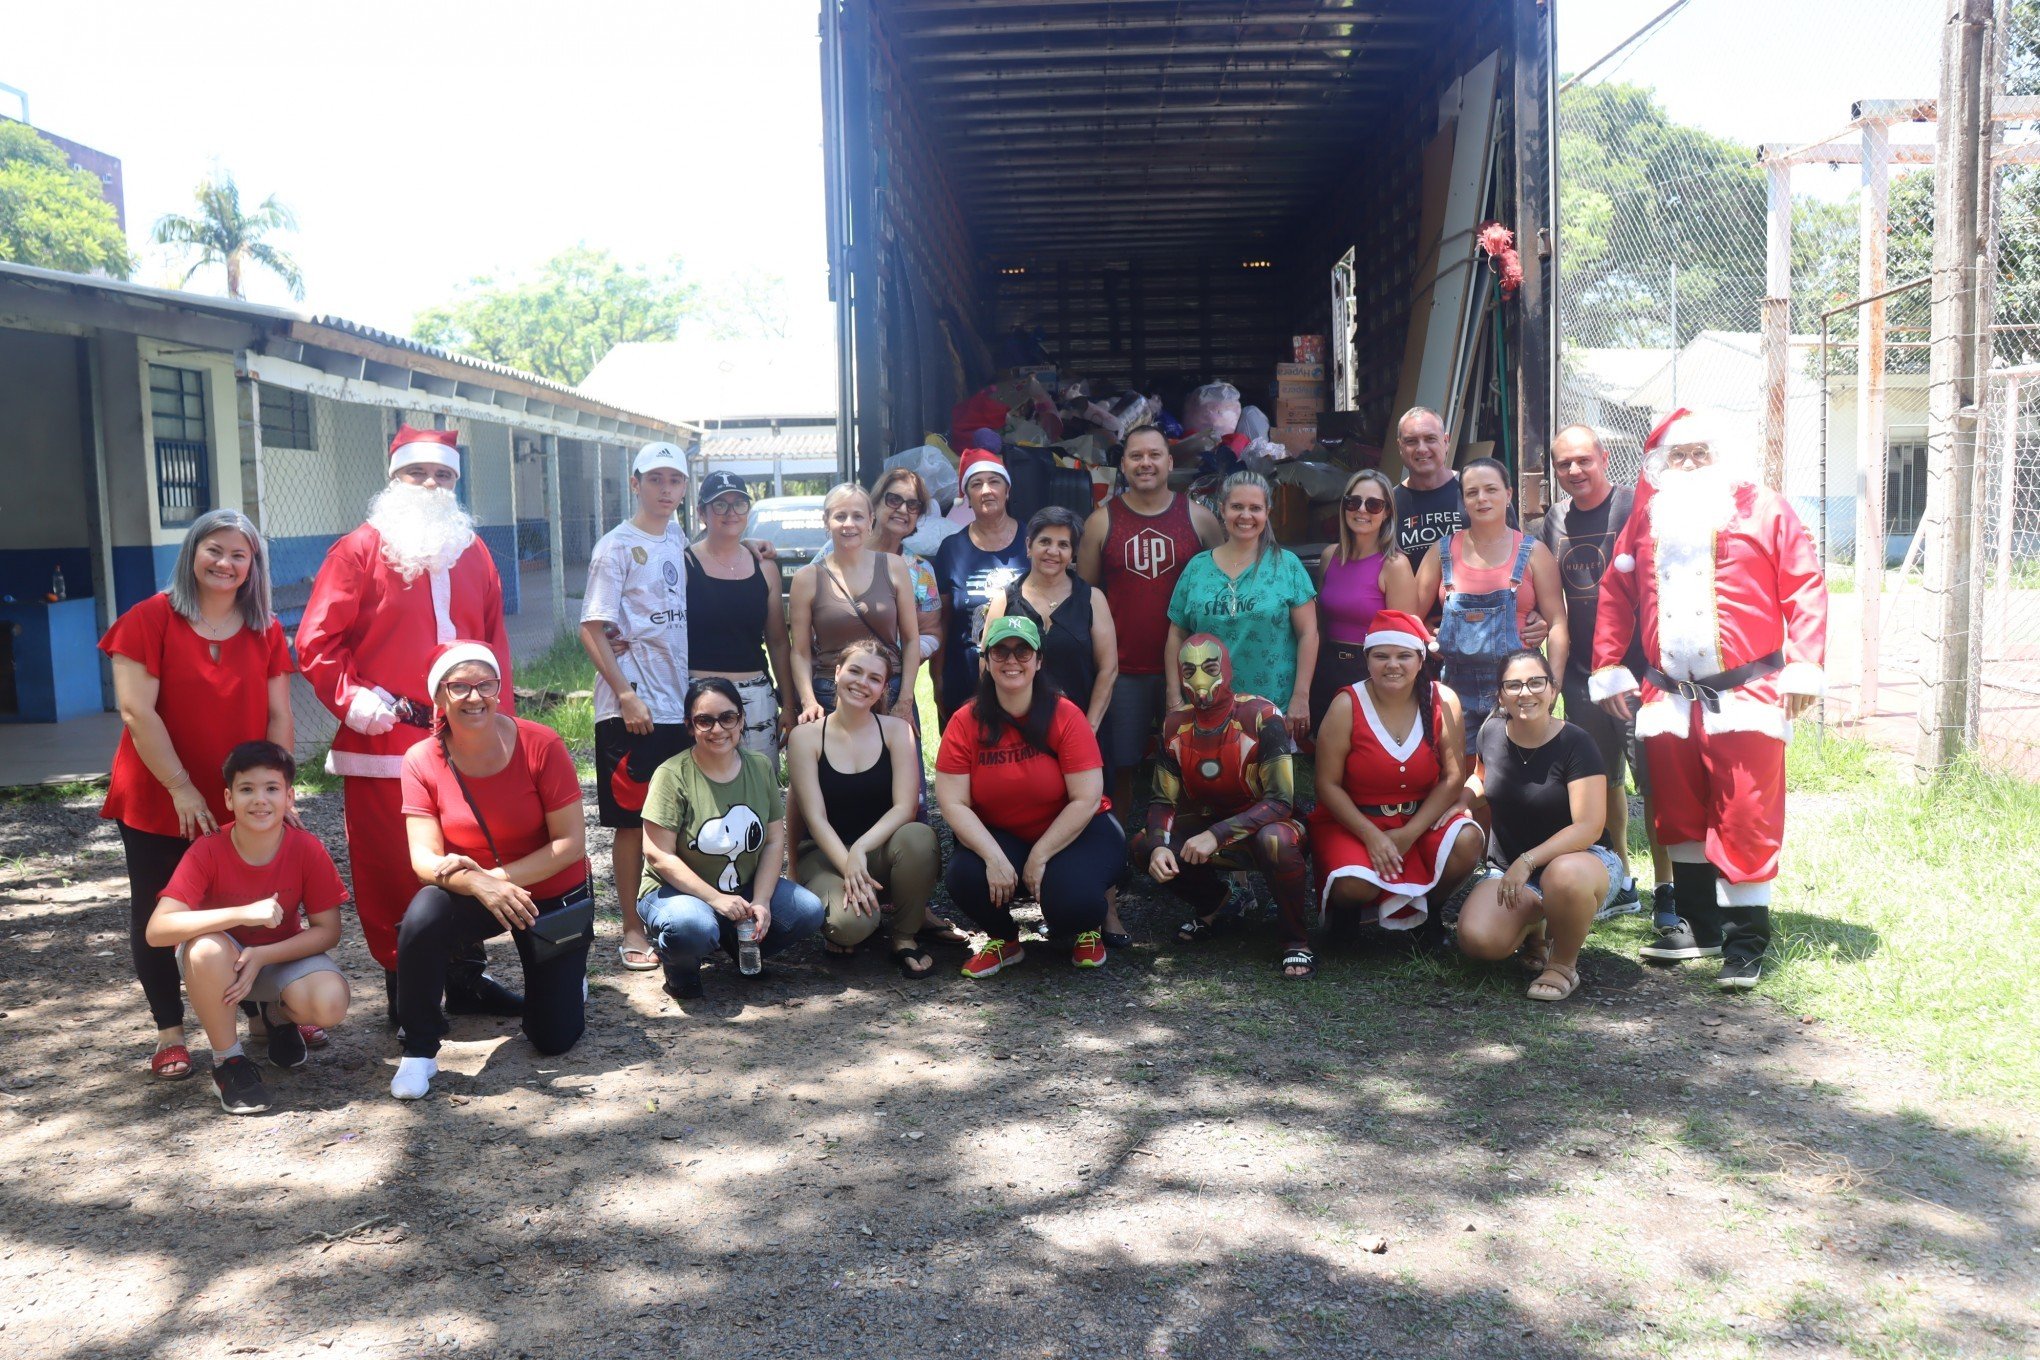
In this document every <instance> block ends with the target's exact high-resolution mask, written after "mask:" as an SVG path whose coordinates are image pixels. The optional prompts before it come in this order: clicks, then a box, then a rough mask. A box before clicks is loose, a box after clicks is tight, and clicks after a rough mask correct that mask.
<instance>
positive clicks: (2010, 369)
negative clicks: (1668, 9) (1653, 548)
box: [1558, 0, 2040, 775]
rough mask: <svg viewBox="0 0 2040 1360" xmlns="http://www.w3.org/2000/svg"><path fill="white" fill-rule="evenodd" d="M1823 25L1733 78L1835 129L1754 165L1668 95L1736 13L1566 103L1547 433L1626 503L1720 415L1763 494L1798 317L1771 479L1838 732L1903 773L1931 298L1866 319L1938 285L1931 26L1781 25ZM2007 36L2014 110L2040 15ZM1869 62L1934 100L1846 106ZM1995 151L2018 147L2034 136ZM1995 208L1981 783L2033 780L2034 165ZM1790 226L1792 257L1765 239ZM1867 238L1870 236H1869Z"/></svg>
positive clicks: (1986, 419)
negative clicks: (1811, 597)
mask: <svg viewBox="0 0 2040 1360" xmlns="http://www.w3.org/2000/svg"><path fill="white" fill-rule="evenodd" d="M1822 10H1826V11H1831V15H1830V17H1831V19H1832V22H1831V23H1829V24H1826V25H1825V27H1824V28H1823V30H1822V31H1823V32H1824V33H1825V35H1826V37H1825V38H1824V39H1823V41H1822V43H1821V50H1820V52H1819V53H1818V60H1814V59H1813V58H1814V56H1815V54H1813V53H1811V52H1808V51H1805V50H1801V49H1800V48H1799V47H1798V46H1797V45H1795V44H1793V43H1788V42H1782V41H1780V42H1753V43H1750V44H1748V45H1747V48H1746V62H1745V64H1744V65H1743V66H1742V68H1741V69H1740V70H1739V71H1738V77H1737V78H1738V81H1739V82H1741V83H1743V84H1745V85H1747V86H1748V87H1749V88H1753V89H1754V88H1770V89H1790V90H1791V91H1792V92H1793V94H1794V96H1795V98H1794V101H1792V105H1791V107H1802V108H1803V107H1816V108H1824V109H1831V110H1832V121H1831V124H1830V125H1827V126H1822V127H1817V128H1815V129H1813V135H1811V136H1809V135H1808V129H1807V128H1805V127H1803V126H1794V127H1790V128H1785V127H1781V128H1780V129H1779V130H1778V133H1777V134H1776V135H1777V138H1778V140H1777V141H1776V142H1768V141H1767V142H1765V143H1763V144H1762V145H1759V144H1757V143H1756V142H1751V141H1742V140H1738V139H1736V138H1734V137H1730V136H1725V135H1722V134H1721V133H1720V132H1718V131H1717V130H1715V127H1716V125H1717V124H1719V125H1737V126H1740V127H1743V128H1745V129H1746V128H1748V127H1749V126H1751V120H1749V119H1748V118H1747V117H1721V116H1717V115H1719V114H1720V112H1721V110H1720V109H1719V108H1718V107H1717V108H1716V109H1715V110H1712V111H1710V112H1709V113H1707V114H1703V115H1701V116H1700V117H1699V118H1698V119H1697V120H1684V121H1682V120H1681V119H1680V118H1678V117H1675V116H1673V114H1672V113H1671V112H1669V111H1668V110H1667V108H1666V104H1665V102H1664V100H1663V99H1662V98H1660V96H1659V94H1658V88H1659V86H1660V85H1663V86H1665V87H1667V88H1676V87H1677V86H1678V85H1679V83H1680V77H1681V75H1682V74H1684V73H1685V72H1686V71H1687V70H1688V69H1690V66H1691V63H1692V61H1693V52H1694V50H1695V49H1696V47H1700V46H1705V45H1706V44H1707V42H1708V41H1710V40H1713V39H1718V38H1719V37H1720V36H1721V34H1722V33H1723V32H1724V29H1723V26H1724V25H1729V24H1734V23H1738V22H1741V21H1742V18H1744V17H1747V16H1738V14H1737V13H1735V12H1734V7H1732V6H1729V5H1724V4H1710V3H1695V4H1692V5H1689V6H1687V7H1686V8H1685V9H1683V10H1681V11H1679V12H1677V13H1675V14H1673V15H1671V16H1670V17H1669V18H1667V19H1665V20H1664V21H1663V22H1662V23H1660V24H1658V25H1657V26H1655V27H1654V28H1653V29H1651V30H1649V31H1646V32H1645V33H1643V34H1641V35H1639V36H1638V37H1637V38H1636V39H1635V40H1633V41H1631V42H1629V43H1628V44H1626V45H1625V46H1624V47H1622V48H1621V49H1619V50H1617V51H1615V52H1612V53H1608V54H1607V55H1606V58H1605V59H1604V60H1602V61H1601V62H1600V63H1599V64H1597V65H1596V66H1595V67H1594V68H1593V69H1592V70H1591V71H1589V72H1588V73H1587V75H1586V76H1585V78H1583V79H1578V80H1575V81H1573V82H1572V83H1570V84H1569V85H1567V86H1565V87H1564V88H1563V90H1562V92H1561V94H1560V97H1559V113H1558V129H1559V140H1560V157H1559V210H1560V214H1561V231H1560V241H1561V245H1562V253H1561V257H1560V264H1561V270H1560V280H1561V283H1560V293H1559V309H1560V326H1561V332H1562V347H1561V359H1560V371H1561V376H1560V397H1559V416H1560V419H1561V421H1562V422H1571V421H1581V422H1585V423H1587V424H1590V425H1594V426H1596V427H1597V428H1599V429H1600V430H1602V431H1603V438H1604V442H1605V443H1606V444H1607V445H1608V448H1609V451H1610V454H1611V459H1610V462H1611V468H1612V470H1613V473H1614V475H1615V477H1616V479H1617V480H1618V481H1625V482H1626V481H1630V480H1633V479H1634V477H1635V476H1636V473H1637V470H1638V467H1639V463H1640V454H1641V444H1642V440H1643V437H1644V436H1645V435H1646V434H1647V432H1648V431H1649V429H1650V427H1651V425H1652V424H1653V423H1654V422H1655V421H1656V420H1657V419H1658V418H1659V417H1661V416H1662V415H1663V414H1664V413H1666V412H1667V411H1670V410H1672V409H1674V408H1676V407H1679V406H1687V407H1691V408H1694V409H1696V410H1704V411H1706V412H1708V413H1709V414H1710V415H1711V416H1713V417H1714V418H1715V421H1716V423H1717V424H1718V425H1720V426H1723V427H1725V428H1726V430H1727V431H1728V433H1729V438H1730V442H1731V444H1732V446H1733V447H1732V449H1731V451H1730V453H1731V457H1732V458H1733V459H1734V460H1735V461H1737V462H1739V463H1740V464H1741V465H1742V470H1743V471H1745V472H1747V473H1749V474H1751V475H1753V476H1754V475H1763V474H1764V473H1765V471H1766V454H1767V452H1771V451H1772V450H1774V449H1775V445H1774V444H1773V443H1772V441H1771V438H1770V437H1769V436H1770V432H1771V428H1772V427H1771V425H1770V423H1769V421H1768V419H1767V415H1768V412H1767V403H1768V402H1769V401H1770V400H1771V399H1772V397H1773V394H1774V392H1775V391H1776V384H1775V380H1774V373H1775V370H1774V369H1772V368H1771V367H1770V365H1769V364H1768V363H1767V360H1768V359H1769V358H1770V354H1771V350H1770V349H1769V348H1767V343H1766V333H1765V306H1764V303H1765V299H1766V297H1767V296H1777V297H1784V298H1786V299H1787V302H1786V304H1785V310H1784V314H1783V315H1782V316H1779V315H1778V314H1777V313H1773V317H1774V321H1773V329H1772V331H1771V334H1770V341H1771V343H1772V344H1774V345H1775V344H1779V343H1780V342H1781V341H1782V346H1783V348H1784V350H1785V355H1786V362H1785V364H1784V383H1783V403H1782V411H1781V412H1780V413H1779V421H1778V423H1779V426H1781V427H1782V444H1783V450H1782V453H1783V457H1782V466H1781V467H1779V468H1777V469H1776V470H1775V471H1774V472H1773V473H1772V475H1774V476H1777V477H1778V478H1779V480H1780V482H1781V484H1782V489H1783V490H1784V492H1785V493H1786V495H1787V496H1788V497H1789V498H1790V499H1791V500H1792V501H1793V503H1794V505H1795V507H1796V508H1797V509H1798V510H1799V512H1800V514H1801V515H1802V517H1803V518H1804V519H1805V520H1806V522H1807V525H1808V528H1809V529H1811V530H1812V531H1813V532H1814V533H1815V535H1816V539H1817V542H1818V543H1819V545H1820V547H1821V549H1822V552H1823V557H1824V560H1825V562H1826V564H1827V566H1828V569H1829V580H1830V585H1831V589H1832V592H1833V593H1832V597H1831V620H1830V629H1829V661H1828V676H1829V700H1828V702H1827V704H1826V705H1825V706H1824V709H1823V713H1824V716H1825V720H1827V721H1830V722H1853V723H1856V724H1859V725H1860V726H1861V728H1862V730H1863V731H1864V732H1865V734H1866V735H1868V736H1870V737H1871V738H1872V739H1873V740H1876V741H1879V742H1880V743H1882V744H1886V745H1890V746H1892V747H1894V748H1898V749H1903V750H1905V751H1907V752H1911V751H1912V749H1913V747H1914V744H1915V741H1916V738H1917V735H1918V731H1919V727H1918V722H1919V718H1918V714H1919V711H1920V703H1921V684H1922V681H1921V675H1922V673H1923V671H1924V670H1925V669H1927V666H1928V662H1929V661H1930V659H1931V658H1930V655H1929V648H1928V643H1927V640H1926V639H1927V638H1928V636H1929V635H1930V632H1931V629H1930V622H1931V617H1932V616H1933V614H1934V612H1935V605H1936V601H1935V600H1934V598H1933V597H1932V596H1930V595H1929V594H1928V592H1927V589H1926V586H1925V581H1924V572H1923V570H1922V566H1923V562H1924V561H1925V559H1926V556H1927V553H1928V550H1929V547H1930V544H1929V542H1928V538H1927V535H1926V534H1925V533H1924V532H1923V530H1924V529H1925V527H1926V526H1927V524H1928V512H1929V503H1928V497H1929V486H1930V480H1931V479H1930V476H1929V473H1930V469H1931V467H1932V466H1933V462H1932V457H1933V455H1932V454H1931V453H1930V448H1929V437H1928V436H1929V420H1928V406H1929V395H1930V394H1929V376H1930V375H1929V371H1928V370H1929V321H1930V306H1929V293H1930V289H1929V287H1928V286H1924V285H1923V286H1921V287H1918V288H1914V289H1907V290H1905V291H1903V292H1898V293H1895V294H1894V295H1892V296H1890V297H1888V298H1886V299H1885V300H1884V301H1883V302H1882V303H1881V304H1867V305H1865V304H1863V303H1862V301H1861V300H1862V299H1863V298H1864V297H1865V295H1867V294H1871V293H1878V292H1882V291H1884V290H1890V289H1899V288H1901V287H1902V286H1903V285H1905V284H1908V283H1911V282H1913V281H1915V280H1919V279H1925V278H1927V277H1929V276H1930V274H1931V271H1932V264H1933V245H1934V221H1933V210H1934V193H1933V164H1932V161H1933V157H1934V134H1935V129H1934V125H1933V123H1932V122H1931V116H1932V114H1933V111H1934V110H1933V108H1932V103H1931V101H1932V100H1933V99H1934V97H1935V96H1936V95H1937V93H1938V90H1939V78H1940V76H1939V70H1938V66H1937V63H1936V62H1935V61H1934V60H1933V54H1935V53H1937V52H1938V51H1939V43H1940V28H1941V21H1942V19H1943V12H1944V6H1943V5H1942V4H1941V3H1939V0H1861V2H1860V3H1848V2H1846V0H1808V3H1807V4H1806V5H1804V6H1801V7H1795V8H1794V10H1793V14H1792V17H1793V18H1794V19H1801V20H1811V19H1814V18H1817V17H1818V16H1817V14H1811V13H1803V12H1802V11H1822ZM2001 13H2003V14H2006V15H2008V16H2009V20H2010V22H2009V23H2008V24H2007V25H2006V27H2005V30H2004V31H2003V32H2002V33H2001V35H2000V39H2001V48H2002V50H2003V52H2004V53H2005V69H2006V72H2007V77H2006V81H2005V88H2006V90H2007V91H2008V92H2009V93H2011V94H2021V95H2023V94H2036V93H2040V81H2036V80H2035V78H2034V74H2033V73H2034V72H2035V71H2036V70H2040V58H2036V54H2040V0H2011V3H2009V4H2007V5H2005V6H2003V7H2002V9H2001ZM1563 37H1564V35H1563V34H1561V40H1562V41H1563ZM1873 44H1875V45H1879V46H1892V47H1895V49H1896V50H1910V51H1915V52H1919V53H1922V54H1923V56H1922V59H1921V61H1920V63H1919V72H1918V80H1919V87H1918V88H1906V89H1903V90H1890V89H1875V90H1866V89H1861V88H1858V82H1859V81H1860V79H1861V77H1860V75H1859V74H1858V72H1859V71H1860V70H1862V69H1863V68H1864V65H1865V63H1864V61H1863V60H1862V58H1863V57H1865V56H1867V55H1868V54H1869V52H1870V50H1871V46H1872V45H1873ZM1594 55H1595V56H1600V55H1601V54H1600V53H1595V54H1594ZM1580 64H1581V65H1584V63H1580ZM2028 85H2030V86H2032V87H2033V88H2031V89H2028V88H2026V86H2028ZM1872 96H1876V98H1872ZM1893 97H1896V98H1893ZM1919 101H1927V106H1926V107H1925V108H1924V109H1923V108H1921V107H1920V104H1919ZM2000 126H2001V127H2003V128H2004V129H2005V131H2004V134H2003V137H2004V140H2005V141H2006V142H2007V143H2017V142H2018V141H2020V140H2021V139H2022V138H2023V137H2024V136H2025V135H2026V128H2027V126H2028V125H2025V124H2021V123H2018V122H2016V121H2010V120H2004V121H2001V123H2000ZM1998 186H1999V196H1998V202H1999V207H1998V214H1997V222H1996V232H1995V237H1994V239H1995V243H1996V251H1997V260H1996V270H1995V278H1996V280H1997V290H1996V299H1995V312H1994V316H1993V322H1994V324H1993V326H1992V328H1991V337H1990V338H1991V341H1992V352H1993V362H1994V364H1995V371H1994V376H1993V379H1992V381H1991V383H1990V384H1989V386H1988V392H1987V400H1986V401H1985V402H1984V406H1985V407H1986V409H1985V410H1984V411H1983V412H1982V425H1983V434H1982V435H1981V438H1982V441H1983V442H1982V445H1981V447H1980V449H1979V454H1980V462H1981V464H1982V468H1983V473H1982V476H1981V477H1980V479H1979V480H1980V482H1981V483H1982V485H1981V486H1980V488H1979V491H1980V494H1979V496H1978V498H1977V501H1976V503H1975V506H1974V507H1973V510H1972V512H1971V518H1972V523H1971V527H1972V528H1973V529H1974V531H1975V533H1976V535H1977V536H1978V537H1979V539H1980V543H1979V548H1978V551H1977V554H1976V561H1977V562H1978V563H1979V564H1980V567H1981V571H1980V577H1979V579H1980V580H1981V581H1982V582H1983V583H1984V586H1985V589H1984V590H1983V591H1982V592H1981V593H1980V595H1979V601H1978V603H1979V611H1980V612H1979V618H1980V621H1981V624H1982V628H1981V630H1980V633H1979V634H1978V636H1977V637H1976V638H1975V639H1973V642H1977V643H1980V646H1974V647H1973V648H1972V653H1971V656H1972V663H1973V665H1974V667H1975V670H1974V672H1973V673H1974V674H1976V675H1977V676H1978V677H1979V678H1980V682H1981V683H1980V684H1978V685H1976V686H1975V687H1974V696H1975V697H1974V701H1973V703H1972V721H1971V731H1972V732H1973V733H1975V734H1976V735H1977V738H1978V745H1979V747H1980V749H1981V750H1982V752H1983V754H1984V756H1985V758H1986V759H1987V760H1989V761H1991V762H1992V763H1995V764H2000V765H2006V766H2011V767H2015V768H2021V769H2024V770H2027V771H2029V772H2031V773H2034V774H2035V775H2040V165H2031V164H2011V165H2005V166H2003V168H2001V169H2000V170H1999V171H1998ZM1880 204H1881V205H1882V206H1881V210H1880V208H1879V206H1878V205H1880ZM1774 205H1775V206H1774ZM1781 217H1782V218H1787V219H1789V233H1785V234H1779V233H1778V231H1777V229H1778V228H1779V227H1782V226H1783V225H1784V222H1783V221H1781V220H1780V218H1781ZM1866 222H1870V223H1877V224H1881V229H1875V230H1872V231H1871V232H1870V233H1869V234H1868V235H1867V236H1866V233H1865V230H1864V224H1865V223H1866ZM1781 243H1789V249H1788V252H1787V256H1786V258H1787V259H1789V269H1788V270H1786V271H1783V272H1785V273H1786V274H1787V277H1786V278H1784V279H1781V278H1780V277H1779V273H1780V272H1781V271H1780V270H1779V269H1778V268H1777V267H1776V266H1777V265H1778V263H1779V262H1780V261H1779V257H1778V256H1777V255H1776V254H1775V253H1774V252H1775V251H1776V250H1777V246H1778V244H1781ZM2029 243H2030V244H2029ZM1879 312H1881V318H1880V317H1879V316H1878V313H1879ZM1780 322H1782V325H1781V324H1779V323H1780ZM1824 337H1825V340H1826V344H1825V345H1823V343H1822V342H1823V338H1824Z"/></svg>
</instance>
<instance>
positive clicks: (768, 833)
mask: <svg viewBox="0 0 2040 1360" xmlns="http://www.w3.org/2000/svg"><path fill="white" fill-rule="evenodd" d="M687 725H688V730H689V731H690V732H692V733H693V736H694V745H693V747H691V748H690V749H688V750H685V751H682V752H681V753H680V754H679V755H677V756H674V757H673V758H672V759H671V760H669V761H667V762H666V763H665V764H663V765H661V766H659V768H658V771H657V773H655V774H653V775H652V784H651V788H650V789H649V790H648V791H647V792H646V794H645V809H644V819H645V878H644V882H643V884H642V885H640V886H641V889H642V890H641V892H640V894H639V897H638V908H637V909H638V916H639V918H640V919H642V920H643V921H644V923H645V934H646V935H647V936H649V937H650V938H651V941H652V947H653V948H654V949H656V950H658V953H659V961H660V963H661V964H663V965H664V966H665V969H666V993H667V995H669V996H671V997H673V998H674V999H675V1000H689V999H691V998H694V997H698V996H700V995H701V960H702V959H703V958H705V957H707V956H708V955H710V954H712V953H714V952H715V951H716V950H717V949H721V950H722V951H723V952H724V953H725V954H728V955H729V956H730V957H731V958H733V959H734V958H737V957H738V945H739V937H738V931H739V929H742V930H743V931H744V932H745V937H746V938H747V939H748V940H751V941H755V942H756V944H757V945H758V952H759V954H760V955H761V956H770V955H773V954H777V953H778V952H779V951H781V950H782V949H785V948H786V947H787V946H788V945H791V944H793V943H794V942H796V941H798V940H801V939H804V938H805V937H807V936H809V935H812V934H814V933H815V932H816V931H818V930H820V929H821V928H822V920H823V917H824V915H825V912H824V910H823V907H822V900H821V899H820V898H819V897H816V896H815V895H814V894H813V893H811V892H809V891H808V890H807V889H806V888H803V887H800V886H799V885H797V884H795V883H794V882H792V881H791V880H790V879H786V878H783V877H781V876H780V870H781V869H782V868H783V867H784V865H785V858H786V855H785V851H786V817H785V812H786V807H785V801H784V799H783V797H782V795H781V794H780V791H779V777H778V775H777V774H776V773H775V772H774V770H773V762H771V761H769V760H767V759H766V758H765V757H764V756H762V755H759V754H758V753H757V752H756V751H751V750H747V749H745V747H744V746H743V744H742V742H741V740H740V739H739V737H740V734H741V732H742V731H743V727H744V707H743V703H742V701H741V700H740V699H739V698H738V697H737V687H736V686H735V685H733V684H731V683H730V682H729V681H728V680H726V679H724V678H722V677H721V676H710V677H708V678H707V679H701V680H696V681H694V682H693V683H692V684H690V685H689V686H688V687H687Z"/></svg>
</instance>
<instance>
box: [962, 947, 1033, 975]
mask: <svg viewBox="0 0 2040 1360" xmlns="http://www.w3.org/2000/svg"><path fill="white" fill-rule="evenodd" d="M1026 957H1027V951H1026V950H1024V949H1022V948H1021V947H1020V946H1019V945H1017V944H1007V943H1006V942H1005V941H1004V940H987V941H985V947H984V948H983V949H980V950H978V952H977V953H975V954H973V955H971V956H970V957H969V958H968V959H966V960H965V961H964V965H963V975H964V976H965V977H967V978H987V977H990V976H991V975H992V974H994V973H996V972H998V971H999V970H1000V969H1001V968H1011V967H1012V966H1013V965H1014V964H1016V963H1018V962H1020V960H1022V959H1024V958H1026Z"/></svg>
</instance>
